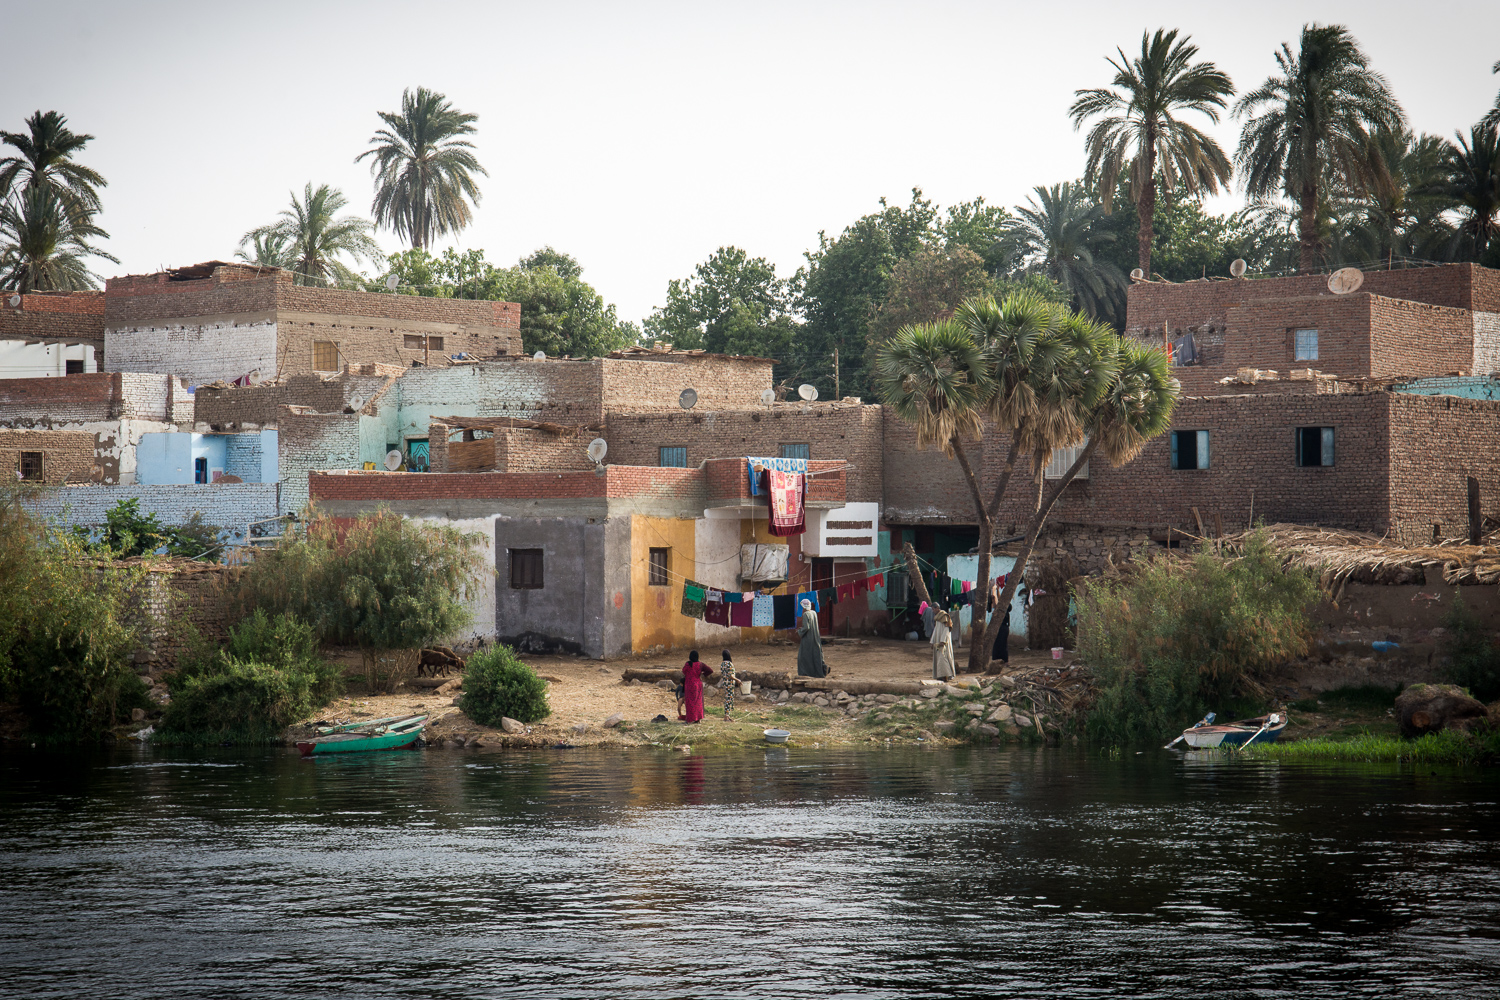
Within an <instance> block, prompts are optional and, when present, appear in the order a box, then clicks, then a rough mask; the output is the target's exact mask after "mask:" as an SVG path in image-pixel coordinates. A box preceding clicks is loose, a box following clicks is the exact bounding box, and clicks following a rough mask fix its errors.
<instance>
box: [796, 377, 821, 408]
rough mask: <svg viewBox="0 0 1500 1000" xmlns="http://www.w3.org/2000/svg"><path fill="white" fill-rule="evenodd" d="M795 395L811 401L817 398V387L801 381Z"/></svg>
mask: <svg viewBox="0 0 1500 1000" xmlns="http://www.w3.org/2000/svg"><path fill="white" fill-rule="evenodd" d="M797 395H799V396H801V397H802V398H803V399H805V400H807V401H808V402H809V403H811V402H812V401H813V400H815V399H817V398H818V387H817V386H815V385H809V384H808V383H806V382H803V383H802V384H801V385H799V386H797Z"/></svg>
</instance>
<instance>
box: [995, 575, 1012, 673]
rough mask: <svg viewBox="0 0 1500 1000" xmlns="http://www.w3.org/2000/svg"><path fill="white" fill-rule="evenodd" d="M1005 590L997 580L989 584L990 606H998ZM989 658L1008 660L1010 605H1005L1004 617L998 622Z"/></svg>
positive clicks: (1005, 661)
mask: <svg viewBox="0 0 1500 1000" xmlns="http://www.w3.org/2000/svg"><path fill="white" fill-rule="evenodd" d="M1004 593H1005V590H1004V588H1003V587H1001V586H1000V582H999V581H998V580H997V581H995V582H994V583H992V584H990V607H991V609H994V608H998V607H999V606H1000V598H1001V597H1003V596H1004ZM990 659H991V660H992V661H994V662H995V663H1001V664H1006V663H1009V662H1010V605H1009V604H1007V605H1006V606H1005V619H1004V620H1003V621H1002V622H1001V623H1000V631H999V633H997V634H996V636H995V646H994V648H993V649H991V650H990Z"/></svg>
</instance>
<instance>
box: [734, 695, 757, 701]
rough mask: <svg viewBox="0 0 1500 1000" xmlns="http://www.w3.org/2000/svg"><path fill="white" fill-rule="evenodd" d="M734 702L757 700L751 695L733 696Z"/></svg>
mask: <svg viewBox="0 0 1500 1000" xmlns="http://www.w3.org/2000/svg"><path fill="white" fill-rule="evenodd" d="M734 700H735V701H758V700H759V699H758V698H757V697H756V696H755V695H753V694H737V695H735V696H734Z"/></svg>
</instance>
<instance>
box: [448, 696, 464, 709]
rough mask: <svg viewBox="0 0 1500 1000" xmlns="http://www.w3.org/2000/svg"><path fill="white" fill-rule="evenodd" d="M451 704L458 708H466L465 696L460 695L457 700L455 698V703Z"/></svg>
mask: <svg viewBox="0 0 1500 1000" xmlns="http://www.w3.org/2000/svg"><path fill="white" fill-rule="evenodd" d="M449 704H451V705H453V706H454V707H456V708H463V707H464V696H463V695H459V696H458V697H457V698H454V699H453V701H452V702H450V703H449Z"/></svg>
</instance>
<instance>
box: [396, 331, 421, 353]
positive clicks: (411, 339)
mask: <svg viewBox="0 0 1500 1000" xmlns="http://www.w3.org/2000/svg"><path fill="white" fill-rule="evenodd" d="M401 346H402V347H404V348H406V349H407V350H408V351H420V350H421V349H422V338H421V337H420V336H419V335H417V334H415V333H408V334H404V335H403V336H402V337H401Z"/></svg>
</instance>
